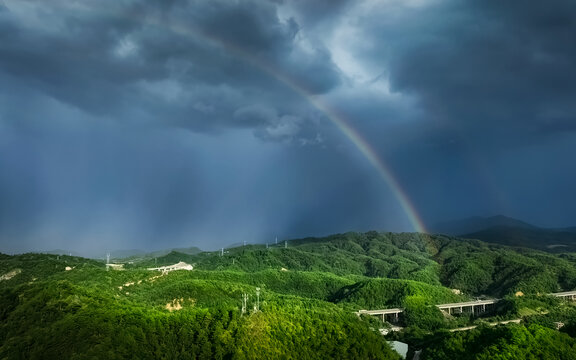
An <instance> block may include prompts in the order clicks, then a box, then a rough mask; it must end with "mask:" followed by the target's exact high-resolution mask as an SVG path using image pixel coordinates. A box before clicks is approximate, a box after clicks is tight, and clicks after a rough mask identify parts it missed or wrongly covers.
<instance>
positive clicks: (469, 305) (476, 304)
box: [356, 291, 576, 322]
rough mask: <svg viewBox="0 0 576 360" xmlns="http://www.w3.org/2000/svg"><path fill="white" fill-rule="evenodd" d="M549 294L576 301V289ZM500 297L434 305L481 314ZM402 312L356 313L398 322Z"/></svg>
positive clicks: (458, 312)
mask: <svg viewBox="0 0 576 360" xmlns="http://www.w3.org/2000/svg"><path fill="white" fill-rule="evenodd" d="M549 295H551V296H556V297H560V298H562V299H564V300H572V301H576V291H565V292H559V293H552V294H549ZM500 300H502V299H490V300H476V301H466V302H460V303H451V304H441V305H436V307H437V308H439V309H440V310H442V311H445V312H447V313H448V314H462V313H464V312H468V313H472V314H482V313H484V312H486V309H487V308H488V309H489V308H490V306H493V305H494V304H496V303H497V302H499V301H500ZM403 312H404V309H403V308H393V309H382V310H360V311H358V312H357V313H356V315H358V316H360V315H362V314H366V315H373V316H382V321H387V320H390V321H391V322H398V318H399V316H400V314H402V313H403Z"/></svg>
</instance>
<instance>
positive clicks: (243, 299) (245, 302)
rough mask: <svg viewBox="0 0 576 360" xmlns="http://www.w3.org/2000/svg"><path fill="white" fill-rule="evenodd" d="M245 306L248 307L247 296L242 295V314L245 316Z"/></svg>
mask: <svg viewBox="0 0 576 360" xmlns="http://www.w3.org/2000/svg"><path fill="white" fill-rule="evenodd" d="M247 305H248V294H242V314H246V306H247Z"/></svg>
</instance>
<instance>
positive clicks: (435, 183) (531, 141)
mask: <svg viewBox="0 0 576 360" xmlns="http://www.w3.org/2000/svg"><path fill="white" fill-rule="evenodd" d="M0 4H3V5H4V6H2V5H0V245H2V248H4V249H11V250H10V251H22V250H29V249H38V248H43V249H50V248H56V247H64V248H66V247H67V248H72V249H84V250H93V251H100V252H102V247H116V248H118V247H125V248H134V247H143V248H162V247H169V246H186V245H199V246H201V247H207V248H214V247H219V246H226V245H227V244H230V243H238V242H241V241H242V240H247V241H250V242H252V241H262V240H263V239H273V238H274V237H275V236H279V237H280V238H283V237H286V236H309V235H321V234H329V233H334V232H338V231H347V230H370V229H382V230H397V231H403V230H407V231H410V230H413V227H412V225H411V224H410V223H409V222H408V220H407V216H406V214H405V211H404V210H403V209H402V208H401V206H400V205H399V202H398V199H397V197H396V196H395V195H394V194H393V193H394V192H396V191H398V189H391V188H390V184H389V183H387V182H386V180H385V179H383V178H382V177H381V176H380V175H379V172H378V171H377V170H376V169H375V168H374V167H373V166H372V165H371V163H370V162H369V161H367V159H366V158H365V157H364V155H363V153H362V152H360V151H359V150H358V148H357V145H358V143H359V142H363V143H365V145H366V146H369V147H370V148H372V149H373V151H374V153H375V154H376V155H377V157H378V158H379V159H380V160H381V161H382V163H383V164H385V166H387V167H388V168H389V170H390V171H391V173H393V174H394V176H395V178H396V180H397V182H398V184H399V186H400V188H401V190H402V191H403V192H405V193H406V194H407V196H408V198H409V200H410V201H411V202H412V203H413V205H414V207H415V208H416V210H417V212H418V213H419V214H420V215H421V216H422V217H423V218H424V220H426V221H427V222H428V223H432V222H435V221H438V220H442V219H450V218H454V217H461V216H467V215H494V214H497V213H504V214H506V215H510V216H517V217H520V218H522V219H525V220H528V221H534V222H536V223H539V224H549V225H550V226H556V225H557V226H569V225H574V223H576V219H574V216H573V214H575V213H576V208H575V207H574V206H576V205H575V204H574V203H573V202H572V203H571V202H568V201H565V200H566V199H568V198H571V197H574V196H576V194H574V186H573V183H574V182H576V173H575V171H576V170H575V168H574V167H571V166H569V165H567V163H568V161H567V159H568V158H569V156H568V155H566V154H572V153H575V152H576V139H575V137H576V132H575V131H574V130H576V126H575V124H576V106H575V105H574V101H573V99H574V98H576V97H575V95H576V85H575V84H576V81H575V80H576V78H575V77H576V69H575V66H576V43H575V41H576V40H575V38H576V36H574V34H576V31H575V30H576V29H575V26H576V25H575V23H574V18H575V17H574V16H573V15H574V13H575V9H574V5H573V2H569V1H561V0H553V1H549V2H546V3H542V4H539V3H525V2H519V1H472V2H459V1H455V0H435V1H423V0H387V1H377V0H376V1H372V0H364V1H327V0H314V1H304V0H290V1H289V0H286V1H266V0H260V1H258V0H253V1H252V0H249V1H227V0H218V1H192V0H171V1H146V0H134V1H113V0H106V1H99V2H94V1H88V0H85V1H84V0H83V1H74V2H70V1H64V0H55V1H50V2H47V1H40V0H38V1H34V0H18V1H16V0H4V1H0ZM319 103H320V104H326V106H325V108H329V109H331V116H333V117H334V116H336V117H338V118H339V119H340V120H343V121H345V122H347V123H348V125H349V126H350V127H351V128H353V129H355V130H356V131H357V132H358V133H359V134H360V135H361V136H362V137H363V138H364V139H361V140H359V139H355V140H354V141H356V144H354V142H353V141H351V139H349V138H348V137H347V136H346V134H344V133H343V132H342V131H341V130H340V129H339V128H338V126H335V124H333V123H332V122H331V121H330V119H329V116H327V114H325V113H324V110H322V108H323V106H319V108H320V109H319V108H318V107H316V106H317V105H316V106H315V105H314V104H319ZM534 204H537V206H535V205H534ZM542 209H544V210H542ZM13 239H17V241H15V240H13ZM2 248H0V250H2Z"/></svg>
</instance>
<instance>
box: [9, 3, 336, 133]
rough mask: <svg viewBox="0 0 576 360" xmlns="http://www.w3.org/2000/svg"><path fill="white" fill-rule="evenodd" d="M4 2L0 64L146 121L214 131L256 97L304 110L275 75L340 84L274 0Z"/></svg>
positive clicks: (314, 87)
mask: <svg viewBox="0 0 576 360" xmlns="http://www.w3.org/2000/svg"><path fill="white" fill-rule="evenodd" d="M23 6H30V7H31V9H22V7H23ZM7 9H8V10H7V11H3V14H2V20H3V21H2V27H3V31H2V37H3V40H4V41H3V42H2V45H0V66H1V68H2V71H4V72H5V73H6V74H8V75H10V76H11V77H12V79H11V81H12V82H20V83H24V84H26V85H28V86H30V87H34V88H35V89H41V90H42V91H43V92H44V93H45V94H46V95H47V96H50V97H54V98H56V99H58V100H59V101H62V102H64V103H68V104H71V105H73V106H76V107H78V108H81V109H83V110H84V111H88V112H90V113H93V114H97V115H108V116H115V117H120V116H121V117H131V115H132V116H133V112H134V108H140V109H142V113H143V114H145V115H142V114H141V116H144V117H146V118H148V120H151V121H160V122H162V123H166V124H172V125H177V126H182V127H187V128H191V129H194V130H197V131H212V130H215V129H218V128H220V127H228V126H238V123H237V122H235V121H234V117H233V114H234V112H235V111H236V110H237V109H238V108H241V107H244V106H250V105H252V104H254V103H258V102H267V103H270V104H272V106H283V107H284V109H283V112H285V113H287V114H289V115H294V116H299V117H302V116H303V114H302V112H301V111H300V110H298V109H302V108H303V107H302V98H301V96H300V95H298V94H295V93H294V92H293V90H292V89H290V88H289V87H288V86H287V85H286V84H283V83H282V81H280V80H278V77H285V78H292V79H295V82H297V83H300V84H301V86H302V87H303V88H306V89H307V90H308V91H310V92H313V93H321V92H327V91H329V90H330V89H332V88H333V87H334V86H336V85H338V84H339V77H340V74H339V73H338V71H337V69H336V67H335V65H334V64H333V63H332V62H331V60H330V55H329V53H328V52H327V51H325V50H323V49H316V50H314V49H312V51H306V52H303V51H301V49H299V46H298V44H296V43H295V40H294V37H295V35H296V33H297V32H298V24H297V23H296V21H295V20H294V19H293V18H289V19H285V20H281V19H279V17H278V16H277V14H276V11H277V7H276V5H275V4H273V3H268V2H264V1H246V2H233V3H232V2H228V1H210V2H201V1H199V2H183V1H174V2H170V3H165V2H159V3H156V2H145V1H137V2H131V3H117V2H114V1H112V2H107V3H105V4H102V3H98V4H97V5H96V4H94V3H92V2H89V1H81V2H79V3H75V4H70V3H68V2H60V1H58V2H54V3H50V4H48V3H45V2H41V1H24V2H22V3H20V4H17V3H16V2H11V1H9V2H7ZM24 10H26V11H24ZM79 89H81V91H79ZM290 101H292V102H293V103H298V106H294V107H292V108H288V107H287V105H286V104H288V103H289V102H290ZM297 112H300V113H297ZM290 113H292V114H290ZM167 115H168V116H167ZM160 119H161V120H160Z"/></svg>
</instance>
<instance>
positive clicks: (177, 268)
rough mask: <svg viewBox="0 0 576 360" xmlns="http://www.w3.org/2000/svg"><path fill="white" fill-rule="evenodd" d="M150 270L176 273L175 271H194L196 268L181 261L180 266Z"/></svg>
mask: <svg viewBox="0 0 576 360" xmlns="http://www.w3.org/2000/svg"><path fill="white" fill-rule="evenodd" d="M148 270H151V271H153V270H156V271H162V272H165V271H174V270H188V271H190V270H194V266H192V265H190V264H186V263H185V262H183V261H180V262H179V263H178V264H174V265H167V266H160V267H157V268H148Z"/></svg>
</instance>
